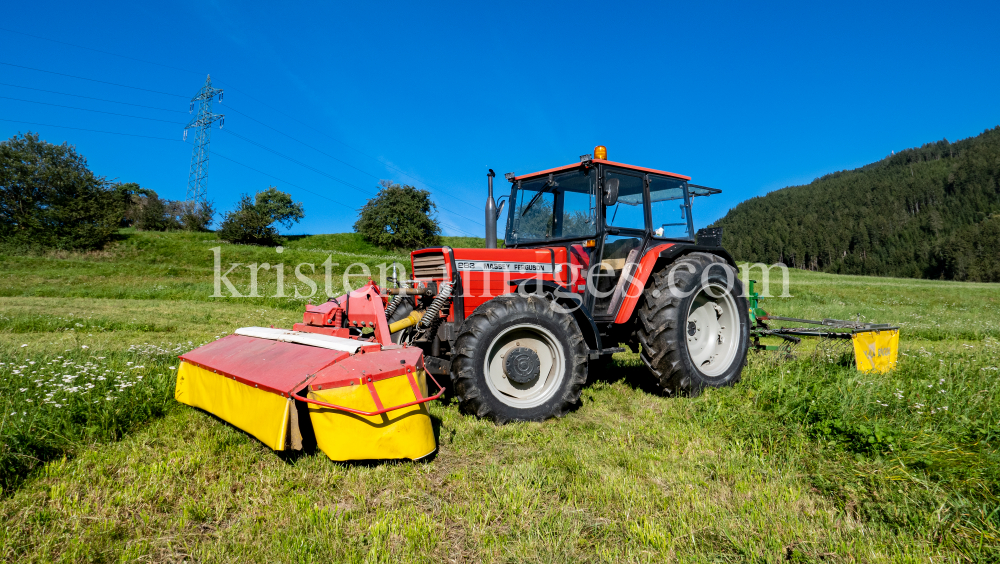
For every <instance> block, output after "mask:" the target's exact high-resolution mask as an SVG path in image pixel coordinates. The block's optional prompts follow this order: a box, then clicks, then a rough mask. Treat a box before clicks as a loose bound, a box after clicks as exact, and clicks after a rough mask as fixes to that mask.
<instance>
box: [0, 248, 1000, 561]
mask: <svg viewBox="0 0 1000 564" xmlns="http://www.w3.org/2000/svg"><path fill="white" fill-rule="evenodd" d="M447 244H450V245H452V246H461V245H474V244H481V242H479V241H477V240H475V239H468V240H458V239H456V240H449V241H447ZM214 247H220V248H221V253H222V255H221V257H222V262H223V263H225V264H229V263H241V264H250V263H257V264H258V265H259V264H261V263H265V262H267V263H269V264H276V263H278V262H281V263H283V264H285V265H286V273H285V287H286V291H285V294H286V297H274V294H275V289H276V288H275V284H276V282H275V280H274V273H273V271H265V270H261V271H260V272H259V280H258V283H259V287H260V289H261V290H260V294H261V296H263V297H253V298H240V299H236V298H212V297H211V296H212V294H213V292H214V288H213V277H212V271H213V266H214V256H213V252H212V250H211V249H212V248H214ZM327 258H329V259H330V262H331V265H332V263H337V266H331V276H332V277H333V279H334V280H339V279H340V278H341V277H342V276H343V273H344V268H345V267H346V266H347V265H349V264H351V263H354V262H359V263H364V264H366V265H368V267H369V269H371V270H372V271H373V272H374V273H376V278H377V273H378V269H377V266H378V265H379V264H387V263H391V262H393V261H399V262H400V263H402V264H404V265H406V264H408V257H407V256H406V255H401V254H396V253H391V252H387V251H384V250H381V249H378V248H374V247H371V246H370V245H366V244H365V243H364V242H363V241H360V240H359V239H358V238H357V237H355V236H353V235H348V234H339V235H317V236H303V237H296V238H293V239H291V240H289V241H288V243H287V244H286V245H285V246H284V249H283V252H282V253H280V254H278V253H276V251H275V250H274V249H266V248H257V247H242V246H233V245H225V244H223V243H221V242H219V241H218V240H216V239H215V236H214V235H213V234H192V233H147V232H142V233H137V232H132V231H127V230H126V231H123V232H122V233H121V234H120V237H119V240H118V241H117V242H116V243H114V244H113V245H111V246H109V247H108V248H107V249H106V250H104V251H100V252H92V253H63V252H53V253H48V254H33V255H25V254H0V363H2V364H0V407H2V411H0V485H2V487H3V495H2V498H0V521H2V525H0V558H2V559H3V560H4V561H24V562H51V561H56V562H114V561H197V562H265V561H266V562H314V561H315V562H329V561H335V562H442V561H445V562H580V561H587V562H589V561H595V562H596V561H602V562H603V561H614V562H679V561H683V562H746V561H757V562H776V561H784V560H791V561H797V562H942V561H949V562H977V561H991V560H996V559H997V558H1000V499H998V496H1000V454H998V452H997V446H998V442H1000V424H998V420H1000V392H998V391H997V388H996V386H995V385H994V382H995V380H996V378H997V375H998V372H1000V370H998V367H1000V286H997V285H995V284H992V285H991V284H974V283H957V282H942V281H930V280H912V279H891V278H870V277H861V276H837V275H832V274H819V273H814V272H806V271H798V270H796V271H792V272H791V273H790V275H791V281H790V293H791V295H792V297H789V298H772V299H769V300H767V301H765V302H764V304H763V307H764V308H765V309H767V310H768V311H770V312H771V313H773V314H776V315H784V316H790V317H812V318H821V317H834V318H852V319H854V318H858V317H860V318H861V319H867V320H872V321H878V322H889V323H895V324H898V325H899V326H900V327H901V334H902V338H901V347H900V361H899V365H898V367H897V369H896V370H895V371H894V372H892V373H890V374H887V375H882V376H880V375H872V374H863V373H859V372H858V371H856V370H855V369H854V368H853V365H852V364H851V363H850V362H849V358H848V357H845V355H844V354H843V352H844V351H843V349H842V348H838V347H834V346H830V345H828V344H826V343H816V342H813V343H808V342H807V343H804V344H803V345H801V346H799V347H797V348H796V349H795V351H794V354H793V356H792V357H791V358H787V357H786V356H785V355H778V354H774V353H751V357H750V359H749V363H748V366H747V368H746V370H745V371H744V374H743V380H742V382H740V383H739V384H738V385H736V386H735V387H732V388H727V389H719V390H710V391H709V392H707V393H705V394H703V395H702V396H700V397H697V398H667V397H663V396H661V395H659V394H657V393H656V391H655V389H654V387H653V386H652V383H651V381H650V379H649V378H647V377H646V375H645V372H644V369H643V368H642V367H641V366H640V364H641V363H640V362H639V361H638V359H637V355H635V354H632V353H622V354H619V355H616V364H615V366H614V367H613V368H612V369H611V370H609V371H608V372H607V373H604V374H596V375H592V376H591V382H590V383H589V384H588V386H587V388H586V389H585V391H584V394H583V401H582V405H581V406H580V407H579V408H578V409H577V410H575V411H574V412H572V413H570V414H568V415H566V416H565V417H563V418H561V419H558V420H550V421H546V422H543V423H519V424H510V425H505V426H501V427H498V426H496V425H493V424H492V423H489V422H486V421H480V420H477V419H475V418H472V417H468V416H464V415H461V414H460V413H459V412H458V409H457V405H456V404H455V403H451V402H439V403H435V404H433V405H432V406H431V408H430V409H431V414H432V416H433V419H434V423H435V428H436V433H437V435H438V440H439V451H438V453H437V455H436V456H435V457H433V459H431V460H429V461H426V462H421V463H398V464H381V465H349V464H336V463H333V462H331V461H330V460H328V459H327V458H326V457H325V456H324V455H323V454H322V453H318V452H316V453H305V454H301V455H298V456H285V455H278V454H275V453H274V452H272V451H270V450H269V449H268V448H266V447H265V446H263V445H262V444H260V443H259V442H258V441H256V440H255V439H253V438H252V437H250V436H248V435H247V434H245V433H243V432H241V431H239V430H238V429H235V428H233V427H231V426H229V425H227V424H225V423H223V422H221V421H220V420H218V419H216V418H214V417H212V416H210V415H208V414H206V413H204V412H200V411H198V410H195V409H192V408H189V407H187V406H183V405H180V404H177V403H176V402H174V400H173V399H172V391H173V384H174V377H175V375H174V370H175V368H176V366H177V359H176V356H177V355H178V354H180V353H182V352H185V351H187V350H190V349H191V348H194V347H196V346H198V345H199V344H201V343H205V342H208V341H210V340H213V339H215V338H217V337H219V336H222V335H224V334H228V333H230V332H232V331H233V330H234V329H236V328H237V327H241V326H247V325H272V324H273V325H275V326H277V327H289V326H291V324H292V323H294V322H295V321H296V320H298V319H301V311H302V308H303V306H304V304H305V303H306V302H307V300H308V298H305V297H296V296H295V293H294V287H293V286H294V284H295V283H296V278H295V276H294V274H292V273H291V269H293V268H294V265H296V264H299V263H303V262H306V263H311V264H315V265H317V269H316V271H315V272H313V273H310V274H309V277H310V279H311V280H313V281H315V282H316V283H317V284H318V285H319V287H320V288H322V286H323V284H324V276H325V273H324V272H323V269H322V268H321V267H320V266H319V265H321V264H322V263H323V262H324V261H326V260H327ZM288 265H292V266H291V267H289V266H288ZM225 268H228V266H226V267H225ZM362 278H364V277H358V278H357V280H358V281H360V282H363V281H364V280H363V279H362ZM229 279H230V280H231V281H232V282H233V284H234V285H235V286H237V287H239V288H246V287H247V285H248V283H249V271H248V269H245V268H242V267H241V268H238V269H236V270H234V271H233V273H232V274H231V275H230V276H229ZM298 285H299V289H300V290H303V291H304V290H305V288H304V285H303V284H302V283H301V282H298ZM313 299H314V300H315V299H322V298H315V297H314V298H313Z"/></svg>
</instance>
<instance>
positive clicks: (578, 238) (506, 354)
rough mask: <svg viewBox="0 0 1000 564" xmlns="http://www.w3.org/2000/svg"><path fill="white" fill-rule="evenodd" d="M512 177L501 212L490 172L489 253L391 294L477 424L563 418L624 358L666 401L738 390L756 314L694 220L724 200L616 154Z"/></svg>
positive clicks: (710, 232)
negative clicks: (592, 378)
mask: <svg viewBox="0 0 1000 564" xmlns="http://www.w3.org/2000/svg"><path fill="white" fill-rule="evenodd" d="M506 178H507V180H508V181H510V183H511V191H510V194H509V196H502V197H501V198H500V200H501V203H500V209H499V210H498V209H497V208H496V205H495V203H494V201H493V171H492V170H491V171H490V173H489V198H488V201H487V206H486V218H487V233H486V240H487V248H485V249H453V248H449V247H440V248H430V249H421V250H418V251H414V252H413V253H412V255H411V260H412V269H413V270H412V279H411V280H405V281H397V287H396V288H391V289H389V293H390V294H393V299H392V301H391V302H390V303H389V305H388V307H387V308H386V312H385V313H386V317H387V318H388V320H389V330H390V332H391V334H392V340H393V341H394V342H396V343H402V344H405V345H411V346H419V347H420V348H421V349H423V351H424V364H425V366H426V368H427V370H428V371H429V372H430V373H432V374H438V375H442V376H450V378H451V383H452V387H453V390H454V393H455V395H456V396H457V397H458V399H459V400H460V402H461V407H462V410H463V411H464V412H466V413H470V414H474V415H476V416H478V417H486V418H490V419H492V420H494V421H496V422H501V423H502V422H506V421H513V420H541V419H545V418H548V417H553V416H559V415H561V414H562V413H563V412H564V411H565V410H567V409H568V408H570V407H571V406H573V405H574V404H576V403H577V402H578V401H579V398H580V392H581V389H582V387H583V385H584V384H585V383H586V382H587V377H588V373H596V372H600V371H602V370H605V369H606V367H607V366H608V365H609V363H610V360H611V355H612V354H613V353H615V352H620V351H622V350H624V349H622V348H620V347H619V344H621V343H627V344H628V345H629V346H630V347H631V348H632V349H633V350H638V351H639V354H640V356H641V358H642V361H643V363H645V365H646V366H647V367H648V368H649V371H650V372H651V373H652V375H653V376H654V377H655V379H656V380H657V381H658V382H659V385H660V386H661V387H662V389H663V391H664V392H665V393H667V394H697V393H698V392H699V391H700V390H702V389H703V388H705V387H708V386H713V387H715V386H725V385H729V384H733V383H734V382H737V381H738V380H739V378H740V372H741V371H742V368H743V365H744V363H745V360H746V355H747V349H748V347H749V344H750V329H751V327H750V320H749V315H748V304H747V300H746V298H745V294H744V292H743V287H742V284H741V283H740V281H739V279H738V278H737V275H736V265H735V263H734V261H733V258H732V257H731V256H730V255H729V253H727V252H726V251H725V250H724V249H723V248H722V246H721V230H719V229H702V230H700V231H698V232H697V233H695V231H694V223H693V220H692V217H691V203H692V199H693V198H694V197H697V196H708V195H710V194H717V193H719V190H716V189H714V188H707V187H704V186H698V185H695V184H691V183H690V182H689V180H690V177H687V176H683V175H680V174H675V173H672V172H665V171H661V170H654V169H650V168H644V167H639V166H633V165H627V164H622V163H617V162H612V161H609V160H607V151H606V149H605V148H604V147H597V148H596V149H595V151H594V155H593V156H591V155H584V156H583V157H581V158H580V162H578V163H574V164H570V165H566V166H562V167H557V168H553V169H549V170H543V171H540V172H534V173H531V174H523V175H514V174H507V175H506ZM504 198H506V199H507V202H506V203H508V204H509V206H508V208H509V209H508V214H507V225H506V234H505V236H504V241H503V242H504V245H503V248H496V247H497V245H496V222H497V220H498V218H499V216H500V212H501V211H502V209H503V206H504V204H505V202H503V200H504Z"/></svg>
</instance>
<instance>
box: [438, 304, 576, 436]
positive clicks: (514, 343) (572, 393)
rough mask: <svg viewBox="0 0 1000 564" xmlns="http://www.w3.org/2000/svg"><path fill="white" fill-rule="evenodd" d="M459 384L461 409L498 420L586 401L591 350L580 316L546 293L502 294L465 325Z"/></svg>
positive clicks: (545, 413) (541, 415) (457, 361)
mask: <svg viewBox="0 0 1000 564" xmlns="http://www.w3.org/2000/svg"><path fill="white" fill-rule="evenodd" d="M454 352H455V356H454V359H453V361H452V371H451V374H452V383H453V384H454V388H455V393H456V395H457V396H458V398H459V401H460V402H461V408H462V411H463V412H465V413H469V414H472V415H476V416H478V417H484V418H489V419H492V420H493V421H495V422H497V423H506V422H507V421H541V420H543V419H548V418H549V417H558V416H560V415H562V414H563V412H565V410H566V409H568V408H569V407H571V406H572V405H574V404H576V403H577V402H578V401H579V399H580V391H581V389H582V388H583V385H584V384H585V383H586V381H587V353H588V352H589V349H588V348H587V345H586V343H585V342H584V340H583V335H582V334H581V332H580V328H579V327H578V326H577V324H576V320H574V319H573V316H572V315H570V314H569V313H564V312H559V311H556V308H553V307H551V302H550V301H549V300H547V299H545V298H542V297H540V296H528V297H523V296H500V297H497V298H494V299H492V300H490V301H488V302H486V303H485V304H483V305H481V306H479V307H478V308H476V311H475V312H473V314H472V315H471V316H469V318H468V319H466V320H465V322H464V323H463V324H462V327H461V329H459V333H458V337H457V338H456V340H455V349H454Z"/></svg>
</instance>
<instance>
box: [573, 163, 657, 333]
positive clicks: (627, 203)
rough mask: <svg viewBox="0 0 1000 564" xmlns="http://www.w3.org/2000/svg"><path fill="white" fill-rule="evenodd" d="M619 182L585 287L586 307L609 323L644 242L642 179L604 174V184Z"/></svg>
mask: <svg viewBox="0 0 1000 564" xmlns="http://www.w3.org/2000/svg"><path fill="white" fill-rule="evenodd" d="M611 179H617V180H618V200H617V201H616V202H615V203H614V204H613V205H610V206H601V207H602V208H603V210H604V215H603V218H602V219H603V221H604V237H603V239H602V240H601V241H600V242H599V244H598V245H597V246H596V248H595V249H594V256H593V257H592V258H591V264H592V265H595V266H594V267H593V268H592V277H591V280H590V281H589V283H588V285H587V286H588V293H590V294H591V295H590V296H588V302H589V303H588V305H590V306H591V312H593V315H594V319H595V320H597V321H608V320H611V319H614V317H615V316H616V315H617V314H618V307H619V306H620V305H621V302H622V298H623V297H624V288H626V287H627V286H626V284H625V282H627V279H628V276H629V275H630V273H634V270H635V268H636V266H637V265H638V262H639V258H640V257H641V256H642V249H643V246H644V245H645V243H646V239H647V233H648V231H647V228H646V226H647V225H648V218H647V217H646V215H647V213H646V208H647V206H646V205H645V204H646V182H645V176H644V175H642V174H639V173H630V172H626V171H618V170H614V171H612V170H606V172H605V173H604V178H603V183H604V184H605V185H606V184H607V182H608V181H609V180H611Z"/></svg>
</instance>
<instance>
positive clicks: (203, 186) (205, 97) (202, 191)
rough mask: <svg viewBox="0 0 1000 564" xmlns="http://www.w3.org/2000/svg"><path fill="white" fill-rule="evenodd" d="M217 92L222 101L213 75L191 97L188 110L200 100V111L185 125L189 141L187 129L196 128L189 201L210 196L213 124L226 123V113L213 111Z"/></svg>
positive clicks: (192, 108)
mask: <svg viewBox="0 0 1000 564" xmlns="http://www.w3.org/2000/svg"><path fill="white" fill-rule="evenodd" d="M216 94H218V96H219V102H220V103H221V102H222V90H221V89H219V88H212V75H208V78H206V79H205V85H204V86H202V87H201V90H199V91H198V93H197V94H195V95H194V98H191V106H190V108H188V112H189V113H190V112H192V111H194V104H195V102H198V113H197V114H196V115H195V116H194V117H193V118H191V121H190V122H188V124H187V125H186V126H184V140H185V141H187V130H188V129H189V128H192V127H193V128H196V130H195V137H194V150H193V151H192V152H191V172H190V173H189V174H188V188H187V199H188V201H189V202H203V201H205V199H206V198H207V197H208V186H207V184H208V145H209V143H210V142H211V140H212V124H213V123H215V122H216V121H218V122H219V129H222V124H223V123H225V117H226V116H225V115H220V114H213V113H212V99H213V98H215V96H216Z"/></svg>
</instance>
